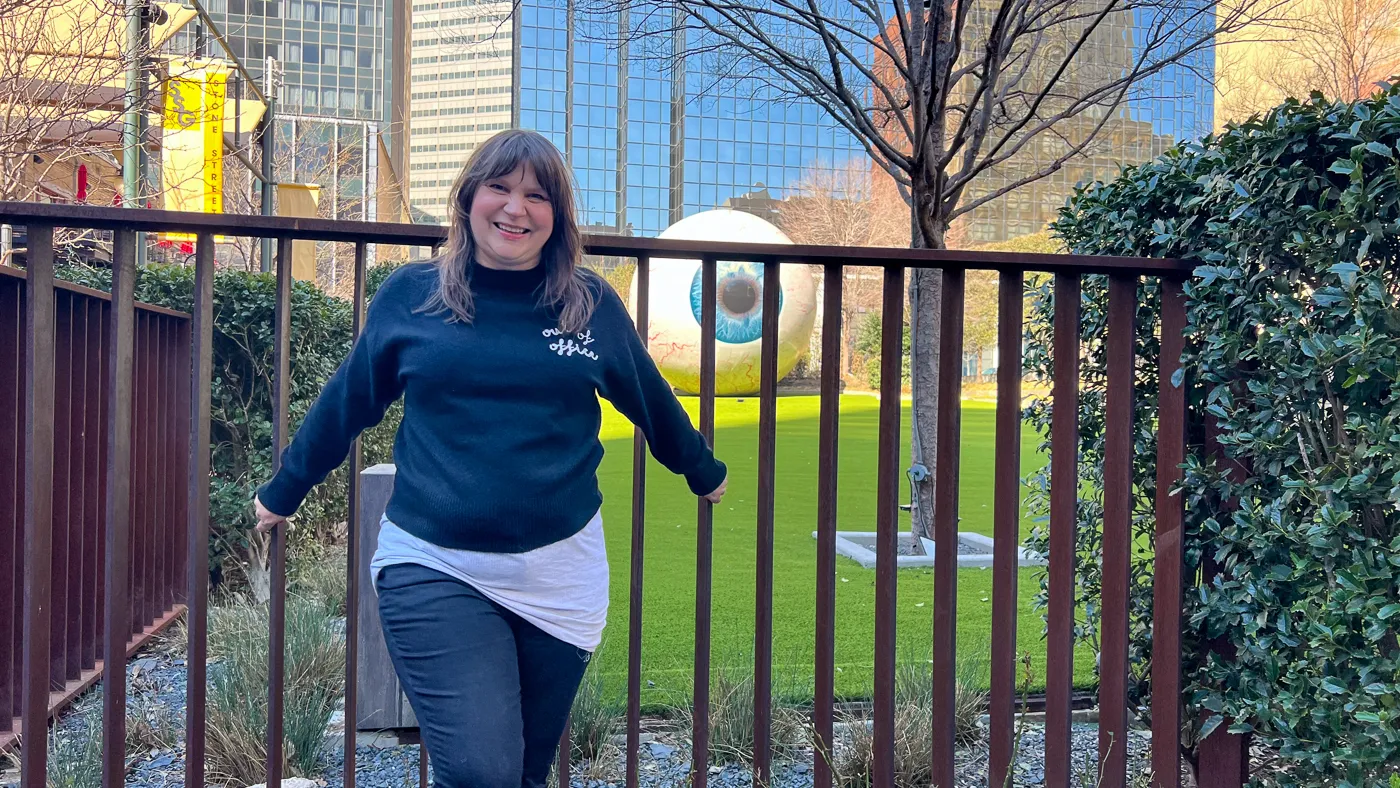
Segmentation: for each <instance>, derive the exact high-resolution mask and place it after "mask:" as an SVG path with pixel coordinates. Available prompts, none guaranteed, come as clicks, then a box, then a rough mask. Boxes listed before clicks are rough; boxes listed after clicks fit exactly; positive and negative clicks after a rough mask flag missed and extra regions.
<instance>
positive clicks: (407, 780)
mask: <svg viewBox="0 0 1400 788" xmlns="http://www.w3.org/2000/svg"><path fill="white" fill-rule="evenodd" d="M127 686H128V693H129V703H130V706H129V708H130V709H132V710H133V714H138V715H139V716H141V717H142V718H144V719H146V720H147V721H149V722H150V723H152V727H153V728H155V729H157V730H159V729H160V728H161V727H162V726H163V727H164V728H165V729H166V730H167V731H170V730H173V731H174V736H173V737H168V738H170V740H169V741H148V742H147V743H144V744H142V745H141V746H139V747H138V748H137V749H136V750H135V751H134V752H133V753H132V755H131V757H130V768H131V770H130V772H129V773H128V776H127V786H129V788H173V786H179V785H182V784H183V780H184V744H183V742H182V741H181V739H182V738H183V726H184V705H185V662H184V659H183V658H182V656H181V654H180V653H178V652H177V651H162V650H159V649H151V650H148V651H146V652H144V653H143V654H141V655H140V656H139V657H138V658H137V659H134V660H132V661H131V662H130V663H129V664H128V667H127ZM100 714H101V688H100V686H99V687H97V688H94V689H93V690H92V691H91V692H89V693H88V694H86V695H85V696H84V697H83V698H81V699H80V700H79V702H78V703H77V704H75V706H74V707H73V709H72V710H70V711H69V712H68V713H65V714H64V715H63V717H62V718H61V719H60V720H59V722H58V725H57V735H58V738H59V739H60V740H62V741H63V742H65V743H64V744H63V745H62V746H63V748H64V749H62V750H61V752H59V753H52V752H51V755H50V757H51V759H52V758H54V757H55V756H59V757H63V758H65V760H71V759H74V758H79V757H81V752H82V750H83V748H82V747H80V746H78V745H77V742H78V741H80V740H81V739H83V738H84V737H85V735H86V734H87V733H89V732H95V733H97V734H98V735H100V731H101V725H100V722H99V723H97V724H96V725H95V726H94V725H93V724H92V722H91V721H92V719H93V718H94V717H93V715H100ZM156 738H157V739H159V738H161V737H156ZM1148 742H1149V739H1148V736H1147V734H1146V733H1145V732H1138V731H1135V732H1133V733H1131V734H1130V736H1129V742H1128V750H1129V763H1130V771H1131V772H1132V773H1141V772H1142V771H1143V770H1144V768H1145V766H1146V763H1147V747H1148ZM1044 745H1045V735H1044V729H1043V728H1042V727H1040V726H1039V725H1031V724H1028V725H1027V726H1026V727H1025V730H1024V732H1023V738H1022V743H1021V748H1020V756H1019V759H1018V763H1017V767H1016V771H1015V777H1014V784H1015V785H1017V786H1038V785H1043V784H1044V782H1045V765H1044ZM88 749H89V751H93V750H94V749H95V748H88ZM1072 749H1073V752H1074V754H1075V756H1074V757H1075V761H1076V764H1075V766H1076V768H1075V773H1076V778H1077V777H1078V775H1079V774H1080V773H1082V772H1083V771H1084V770H1085V768H1086V767H1088V768H1092V767H1093V764H1094V762H1095V758H1096V753H1097V749H1098V729H1097V727H1096V726H1095V725H1093V724H1076V725H1075V726H1074V728H1073V731H1072ZM811 757H812V756H811V753H810V752H808V753H807V756H806V758H804V759H803V760H804V761H805V762H801V763H787V764H776V765H775V767H774V781H773V786H774V788H807V787H808V786H811V785H812V772H811V767H810V765H809V764H810V763H811ZM957 757H958V767H957V769H958V771H957V774H958V777H957V786H959V788H961V787H962V786H969V787H970V786H978V787H979V788H982V787H983V786H986V779H987V774H986V770H987V752H986V748H985V747H984V746H981V745H974V746H970V747H966V748H963V749H961V750H960V751H959V753H958V756H957ZM611 761H612V762H610V763H607V764H599V765H597V766H589V765H575V767H574V768H573V771H572V774H571V777H572V780H571V788H616V787H617V786H620V785H622V783H623V767H622V761H621V758H620V757H614V758H612V759H611ZM51 762H52V760H51ZM356 762H357V764H358V767H357V770H356V776H357V780H356V782H357V785H359V786H364V787H365V788H390V787H391V786H392V787H394V788H399V787H400V786H404V787H409V788H411V787H413V786H417V784H418V747H417V746H415V745H402V746H390V747H384V746H366V745H361V746H360V747H358V748H357V751H356ZM640 763H641V783H642V785H643V786H644V788H669V787H670V786H680V785H684V784H685V783H686V775H687V773H688V771H689V768H690V751H689V749H688V747H687V746H686V744H685V742H684V741H679V740H674V739H671V738H668V737H667V736H666V735H665V734H660V735H658V736H657V737H656V738H655V739H654V740H652V741H649V742H647V743H645V744H643V746H642V751H641V759H640ZM322 764H323V769H322V770H321V773H320V774H317V775H312V778H313V779H314V780H316V782H317V783H318V784H320V785H324V786H327V788H339V787H340V786H342V785H343V782H342V777H341V775H342V773H343V759H342V752H341V750H340V748H339V747H335V746H328V747H327V748H326V751H325V753H324V754H323V756H322ZM17 778H18V774H17V773H16V772H15V771H14V770H13V769H11V770H10V771H8V772H5V773H4V774H3V776H2V777H0V786H3V785H8V784H10V783H12V782H17ZM1076 783H1078V779H1076ZM709 784H710V785H711V786H713V788H749V786H751V785H752V776H751V774H750V772H749V769H748V767H745V766H740V765H733V764H731V765H725V766H712V767H711V768H710V775H709ZM1088 784H1090V785H1092V784H1093V782H1092V781H1090V782H1089V783H1088Z"/></svg>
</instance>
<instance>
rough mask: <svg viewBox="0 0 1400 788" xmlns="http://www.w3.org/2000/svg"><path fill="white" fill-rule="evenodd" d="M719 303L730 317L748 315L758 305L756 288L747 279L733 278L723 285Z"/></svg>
mask: <svg viewBox="0 0 1400 788" xmlns="http://www.w3.org/2000/svg"><path fill="white" fill-rule="evenodd" d="M719 302H720V304H721V305H723V306H724V310H725V311H726V312H728V313H730V314H731V315H744V314H748V313H749V312H751V311H752V310H753V308H754V306H756V305H757V304H758V288H756V287H754V283H753V282H752V281H750V280H748V279H740V278H739V277H734V278H732V279H730V280H729V281H727V282H725V283H724V289H723V290H722V291H721V292H720V294H719Z"/></svg>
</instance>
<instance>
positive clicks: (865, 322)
mask: <svg viewBox="0 0 1400 788" xmlns="http://www.w3.org/2000/svg"><path fill="white" fill-rule="evenodd" d="M882 336H884V329H883V327H882V326H881V325H880V315H879V313H878V312H867V313H865V314H864V315H862V316H861V319H860V323H859V324H858V325H857V326H856V337H855V341H854V342H853V343H852V344H853V346H854V348H855V355H856V356H857V358H858V359H859V363H858V366H859V367H860V368H861V369H862V370H863V371H864V374H865V382H866V383H867V384H869V386H870V388H872V389H878V388H880V342H881V339H880V338H881V337H882ZM900 358H901V359H903V368H902V370H901V381H902V383H903V384H904V385H906V386H907V385H909V324H908V323H905V324H904V346H903V350H902V351H901V353H900Z"/></svg>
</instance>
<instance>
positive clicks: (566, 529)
mask: <svg viewBox="0 0 1400 788" xmlns="http://www.w3.org/2000/svg"><path fill="white" fill-rule="evenodd" d="M437 276H438V274H437V269H436V268H435V267H434V266H433V265H431V264H415V265H407V266H404V267H403V268H402V269H400V270H398V271H395V272H394V273H393V274H392V275H391V276H390V277H389V278H388V279H387V280H386V281H385V282H384V284H383V286H382V287H381V288H380V290H379V292H378V293H377V294H376V295H375V297H374V301H373V302H372V303H371V304H370V307H369V313H368V316H367V318H366V320H365V327H364V333H363V335H362V336H361V337H360V339H359V341H358V342H356V343H355V347H354V349H353V350H352V351H351V353H350V357H349V358H348V359H346V361H345V363H344V364H342V365H341V367H340V369H339V370H337V371H336V373H335V375H334V376H332V377H331V379H330V381H329V382H327V383H326V388H325V390H324V391H322V392H321V396H320V397H319V398H317V400H316V403H315V404H314V405H313V406H312V407H311V410H310V411H309V412H308V413H307V414H306V420H305V421H304V422H303V423H302V425H301V429H299V430H298V431H297V434H296V436H295V437H294V438H293V440H292V442H291V444H290V445H289V446H288V447H287V449H286V451H285V452H283V454H282V467H281V469H280V470H279V471H278V473H277V475H276V476H275V477H274V478H273V479H272V480H271V481H270V482H268V483H267V484H266V485H264V486H263V487H262V488H261V489H260V490H259V491H258V496H259V499H260V500H261V501H262V503H263V505H264V506H266V507H267V508H268V509H269V510H271V511H273V512H276V513H278V514H291V513H293V512H295V511H296V509H297V507H298V506H300V505H301V502H302V500H303V499H304V498H305V497H306V495H307V493H308V492H309V491H310V490H311V488H312V487H313V486H314V485H316V484H318V483H320V482H321V481H322V480H323V479H325V478H326V475H327V474H329V473H330V472H331V471H332V470H334V469H335V468H336V467H337V466H338V465H340V463H341V462H343V461H344V460H345V457H346V455H347V454H348V453H349V449H350V444H351V442H352V441H353V440H354V439H355V437H356V436H357V435H359V434H360V432H362V431H363V430H365V429H368V428H370V427H372V426H374V425H375V424H378V423H379V422H380V420H382V419H383V418H384V413H385V411H386V410H387V409H388V408H389V406H390V405H391V404H393V402H394V401H395V400H397V399H398V398H399V397H400V396H402V397H403V398H404V416H403V423H402V424H401V425H400V426H399V432H398V436H397V438H396V439H395V441H394V462H395V464H396V465H397V466H398V474H397V478H396V480H395V482H394V493H393V497H392V498H391V500H390V501H389V508H388V512H387V514H388V517H389V519H390V520H392V521H393V522H394V524H395V525H398V526H399V527H401V528H403V529H404V530H406V531H408V532H409V533H412V534H414V535H416V536H419V537H421V538H423V539H425V540H427V541H429V542H432V543H433V544H437V545H441V546H443V547H450V548H457V549H465V550H477V551H486V552H496V553H520V552H525V551H527V550H533V549H535V548H538V547H542V546H544V545H547V544H551V543H553V542H557V541H559V540H561V539H565V538H567V537H569V536H572V535H574V534H575V533H577V532H578V531H579V530H581V529H582V528H583V527H584V526H585V525H586V524H587V523H588V521H589V520H590V519H591V518H592V517H593V515H594V514H596V513H597V511H598V508H599V506H600V505H601V503H602V494H601V493H600V492H599V489H598V478H597V471H598V464H599V462H600V461H601V460H602V458H603V446H602V443H601V442H600V441H599V440H598V429H599V426H600V424H601V420H602V413H601V408H600V405H599V402H598V395H600V394H601V395H602V396H603V397H606V398H607V399H608V400H609V401H611V402H612V403H613V405H614V406H615V407H617V409H618V410H619V411H621V412H622V414H623V415H625V416H627V418H628V419H630V420H631V421H632V422H633V423H634V424H636V425H637V426H638V427H640V428H641V430H642V432H643V434H644V435H645V436H646V439H647V442H648V444H649V445H650V446H651V451H652V454H653V455H654V456H655V457H656V459H657V460H659V461H660V462H661V464H662V465H665V466H666V467H667V468H668V469H670V470H671V471H672V472H674V473H677V474H681V475H683V476H685V478H686V481H687V483H688V484H689V485H690V489H691V491H693V492H694V493H695V494H696V495H705V494H708V493H710V492H713V491H714V490H715V488H717V487H719V485H720V482H722V481H723V480H724V478H725V467H724V465H723V464H722V463H721V462H719V461H718V460H716V459H715V457H714V454H713V453H712V452H711V450H710V447H709V446H708V445H706V443H705V440H704V438H703V437H702V436H701V435H700V434H699V433H698V432H696V430H695V428H694V427H693V426H692V425H691V423H690V417H689V416H688V415H686V412H685V410H684V409H682V408H681V405H680V403H679V402H678V401H677V400H676V398H675V396H674V395H673V394H672V393H671V388H670V386H669V385H667V383H666V381H665V380H664V379H662V377H661V374H660V373H659V372H658V371H657V369H656V365H655V364H654V363H653V362H652V360H651V357H650V356H648V355H647V352H646V348H645V347H643V345H642V342H641V340H640V338H639V337H638V336H637V331H636V327H635V326H634V324H633V323H632V320H631V318H630V316H629V315H628V314H627V310H626V308H625V307H623V305H622V301H621V300H620V299H619V298H618V297H617V294H616V293H615V292H613V290H612V288H611V287H609V286H608V285H607V284H606V283H605V282H603V281H602V279H600V278H597V277H591V279H592V283H593V284H594V285H595V292H596V293H597V302H598V306H597V309H596V311H595V312H594V315H593V318H592V320H591V321H590V322H589V325H588V327H587V328H586V329H585V330H583V331H581V332H578V333H575V334H563V333H561V332H560V331H559V329H558V320H557V316H556V315H557V313H556V311H555V310H554V309H553V308H550V307H541V306H540V303H539V301H540V296H539V294H540V289H541V287H542V285H543V282H544V270H543V267H542V266H541V267H538V268H535V269H533V270H531V271H523V272H522V271H499V270H493V269H489V268H483V267H481V266H474V267H473V268H472V271H471V287H472V294H473V297H474V304H475V308H476V313H475V316H474V319H473V321H472V323H471V324H470V325H468V324H463V323H461V322H452V323H448V322H447V321H446V316H445V315H442V314H438V315H432V314H427V313H425V312H423V311H420V307H421V306H422V305H423V303H424V302H425V301H426V300H427V299H428V297H429V295H430V294H431V293H432V292H433V289H434V287H435V284H436V281H437Z"/></svg>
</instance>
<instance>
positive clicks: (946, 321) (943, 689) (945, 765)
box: [933, 268, 967, 786]
mask: <svg viewBox="0 0 1400 788" xmlns="http://www.w3.org/2000/svg"><path fill="white" fill-rule="evenodd" d="M966 276H967V275H966V272H965V271H964V270H963V269H961V268H945V269H943V306H942V310H941V313H940V315H939V329H938V331H939V350H938V436H937V441H936V447H935V458H936V463H935V467H934V508H933V512H934V521H933V545H934V548H933V550H934V559H933V560H934V566H933V784H934V785H941V786H952V785H953V749H954V741H955V739H956V734H957V731H956V730H955V729H954V715H955V705H956V704H955V695H956V692H957V628H956V627H957V624H956V621H957V609H958V459H959V458H958V449H959V446H960V443H959V441H960V440H961V434H962V347H963V298H964V284H965V281H966Z"/></svg>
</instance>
